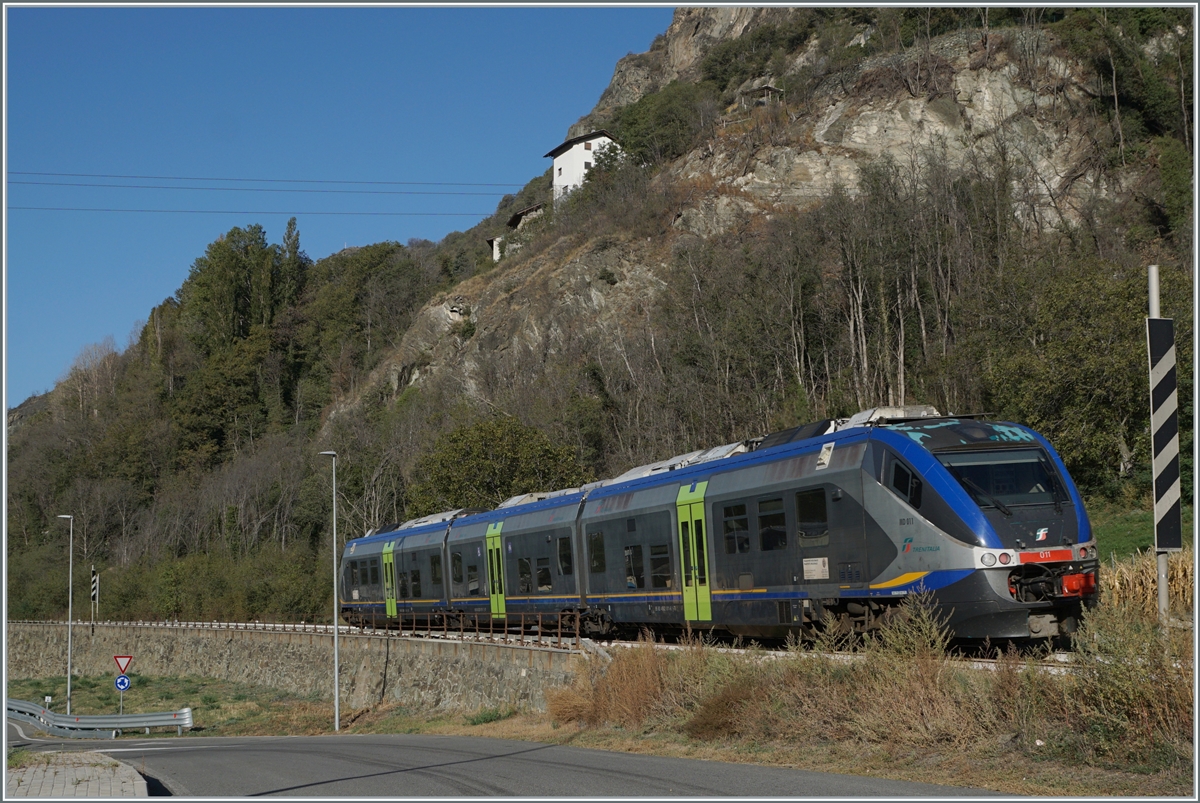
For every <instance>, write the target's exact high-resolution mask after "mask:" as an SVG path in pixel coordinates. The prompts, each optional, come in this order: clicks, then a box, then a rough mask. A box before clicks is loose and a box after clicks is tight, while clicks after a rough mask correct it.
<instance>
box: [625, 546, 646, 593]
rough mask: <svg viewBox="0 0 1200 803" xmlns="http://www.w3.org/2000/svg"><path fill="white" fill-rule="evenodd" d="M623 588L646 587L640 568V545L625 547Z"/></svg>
mask: <svg viewBox="0 0 1200 803" xmlns="http://www.w3.org/2000/svg"><path fill="white" fill-rule="evenodd" d="M625 587H626V588H645V587H646V573H645V571H644V570H643V567H642V547H641V544H635V545H634V546H627V547H625Z"/></svg>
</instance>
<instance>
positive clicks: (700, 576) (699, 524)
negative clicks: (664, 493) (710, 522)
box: [696, 519, 750, 586]
mask: <svg viewBox="0 0 1200 803" xmlns="http://www.w3.org/2000/svg"><path fill="white" fill-rule="evenodd" d="M746 540H747V541H749V540H750V539H749V537H747V539H746ZM707 584H708V566H707V561H706V560H705V558H704V522H703V521H701V520H700V519H697V520H696V585H698V586H702V585H707Z"/></svg>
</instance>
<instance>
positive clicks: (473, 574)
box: [467, 563, 479, 597]
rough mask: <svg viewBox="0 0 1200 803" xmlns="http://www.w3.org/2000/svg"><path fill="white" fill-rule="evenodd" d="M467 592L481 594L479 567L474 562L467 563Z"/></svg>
mask: <svg viewBox="0 0 1200 803" xmlns="http://www.w3.org/2000/svg"><path fill="white" fill-rule="evenodd" d="M467 594H468V595H469V596H472V597H478V596H479V568H478V567H477V566H476V565H475V564H473V563H472V564H468V565H467Z"/></svg>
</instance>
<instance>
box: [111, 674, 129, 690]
mask: <svg viewBox="0 0 1200 803" xmlns="http://www.w3.org/2000/svg"><path fill="white" fill-rule="evenodd" d="M113 685H115V686H116V687H117V691H129V686H130V685H131V684H130V683H129V676H128V675H117V679H116V681H115V682H114V684H113Z"/></svg>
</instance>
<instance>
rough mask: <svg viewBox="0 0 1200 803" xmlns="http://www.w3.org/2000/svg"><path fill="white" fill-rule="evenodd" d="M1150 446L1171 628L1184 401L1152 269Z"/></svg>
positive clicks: (1161, 589)
mask: <svg viewBox="0 0 1200 803" xmlns="http://www.w3.org/2000/svg"><path fill="white" fill-rule="evenodd" d="M1146 344H1147V346H1148V348H1149V352H1150V442H1151V468H1152V470H1153V475H1154V550H1155V552H1156V553H1157V557H1158V615H1159V618H1160V619H1161V620H1162V623H1163V625H1164V626H1165V625H1166V624H1168V615H1169V604H1170V597H1169V594H1168V590H1169V589H1168V585H1167V553H1169V552H1178V551H1179V550H1181V549H1182V548H1183V523H1182V521H1181V518H1180V509H1179V505H1180V486H1179V397H1178V392H1177V385H1178V381H1177V377H1176V371H1175V322H1174V321H1173V320H1171V319H1170V318H1162V317H1160V313H1159V307H1158V265H1151V266H1150V317H1148V318H1147V319H1146Z"/></svg>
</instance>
